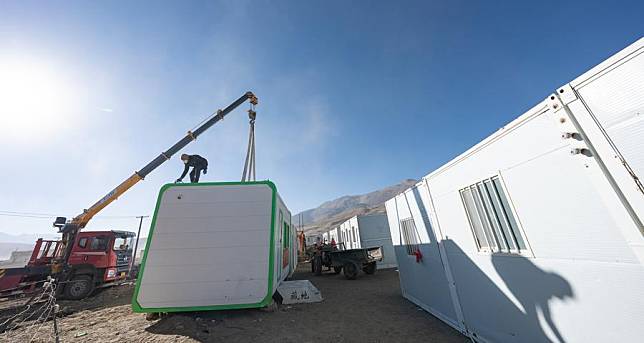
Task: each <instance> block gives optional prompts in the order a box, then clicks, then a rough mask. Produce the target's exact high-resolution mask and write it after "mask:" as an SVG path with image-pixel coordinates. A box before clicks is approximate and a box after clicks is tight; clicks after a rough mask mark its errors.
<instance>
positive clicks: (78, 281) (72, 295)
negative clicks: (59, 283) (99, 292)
mask: <svg viewBox="0 0 644 343" xmlns="http://www.w3.org/2000/svg"><path fill="white" fill-rule="evenodd" d="M93 290H94V284H93V282H92V277H91V276H89V275H77V276H75V277H74V278H73V279H72V280H71V281H70V282H69V283H68V284H67V285H66V286H65V298H67V299H71V300H80V299H84V298H85V297H87V296H88V295H89V294H90V293H92V291H93Z"/></svg>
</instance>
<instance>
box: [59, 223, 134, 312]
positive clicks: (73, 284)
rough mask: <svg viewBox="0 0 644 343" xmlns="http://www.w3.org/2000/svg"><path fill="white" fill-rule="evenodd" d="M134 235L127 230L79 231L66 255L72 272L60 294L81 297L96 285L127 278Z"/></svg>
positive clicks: (75, 297)
mask: <svg viewBox="0 0 644 343" xmlns="http://www.w3.org/2000/svg"><path fill="white" fill-rule="evenodd" d="M134 238H135V234H134V233H133V232H129V231H116V230H112V231H81V232H79V233H78V235H77V237H76V241H75V242H74V247H73V248H72V252H71V255H70V256H69V260H68V263H69V266H70V267H71V270H72V273H71V275H72V276H71V278H70V281H69V282H68V284H67V285H65V290H64V294H65V296H66V297H67V298H70V299H81V298H84V297H86V296H87V295H89V293H91V292H92V290H93V289H94V288H96V287H100V286H106V285H109V284H110V283H112V282H115V281H120V280H124V279H125V278H126V277H127V274H128V271H129V269H130V263H131V262H132V252H133V250H134Z"/></svg>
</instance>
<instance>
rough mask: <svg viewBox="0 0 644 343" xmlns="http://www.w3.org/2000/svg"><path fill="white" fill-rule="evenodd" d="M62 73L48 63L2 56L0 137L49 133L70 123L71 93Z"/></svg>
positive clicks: (0, 66)
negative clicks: (10, 58)
mask: <svg viewBox="0 0 644 343" xmlns="http://www.w3.org/2000/svg"><path fill="white" fill-rule="evenodd" d="M70 95H71V94H70V90H69V86H68V83H67V82H66V80H65V79H64V78H62V77H61V76H60V72H59V71H58V70H56V68H54V67H53V66H51V65H48V64H46V63H37V62H31V61H7V60H2V59H0V133H2V135H3V137H2V138H0V140H1V139H3V138H8V137H11V138H19V137H23V136H27V138H28V139H29V140H33V139H34V134H40V135H42V134H45V135H46V134H49V133H54V132H55V131H56V130H58V129H61V128H63V127H65V126H68V124H69V123H67V121H69V120H70V119H71V117H70V111H71V104H72V101H71V96H70Z"/></svg>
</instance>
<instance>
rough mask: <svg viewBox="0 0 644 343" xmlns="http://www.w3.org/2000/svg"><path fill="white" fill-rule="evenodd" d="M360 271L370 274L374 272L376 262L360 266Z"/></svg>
mask: <svg viewBox="0 0 644 343" xmlns="http://www.w3.org/2000/svg"><path fill="white" fill-rule="evenodd" d="M362 271H363V272H365V273H367V274H369V275H371V274H373V273H375V272H376V262H371V263H369V264H367V265H366V266H364V267H362Z"/></svg>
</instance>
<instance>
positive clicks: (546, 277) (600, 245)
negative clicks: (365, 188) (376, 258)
mask: <svg viewBox="0 0 644 343" xmlns="http://www.w3.org/2000/svg"><path fill="white" fill-rule="evenodd" d="M643 178H644V39H640V40H639V41H638V42H636V43H635V44H633V45H632V46H629V47H628V48H626V49H624V50H623V51H621V52H619V53H617V54H616V55H615V56H613V57H611V58H609V59H608V60H607V61H605V62H603V63H601V64H600V65H598V66H597V67H595V68H593V69H592V70H590V71H589V72H587V73H585V74H583V75H582V76H580V77H578V78H577V79H575V80H574V81H572V82H570V83H569V84H566V85H564V86H563V87H560V88H558V89H556V90H555V91H554V93H553V94H551V95H550V96H548V97H547V98H546V100H544V101H543V102H541V103H539V104H538V105H536V106H535V107H533V108H532V109H530V110H529V111H527V112H526V113H524V114H523V115H521V116H520V117H518V118H517V119H516V120H514V121H512V122H511V123H509V124H508V125H506V126H505V127H503V128H502V129H500V130H499V131H497V132H496V133H494V134H492V135H491V136H490V137H488V138H486V139H485V140H483V141H482V142H480V143H479V144H477V145H475V146H474V147H472V148H471V149H469V150H468V151H466V152H465V153H463V154H462V155H460V156H458V157H457V158H455V159H454V160H452V161H450V162H448V163H447V164H445V165H443V166H442V167H440V168H439V169H437V170H436V171H434V172H432V173H430V174H429V175H427V176H426V177H424V178H423V180H422V181H421V182H419V183H418V184H417V185H415V186H414V187H412V188H411V189H409V190H407V191H405V192H404V193H402V194H400V195H398V196H396V197H395V198H393V199H391V200H389V201H387V203H386V208H387V214H388V217H389V226H390V229H391V235H392V240H393V244H394V248H395V250H396V255H397V258H398V264H399V270H400V282H401V287H402V290H403V295H404V296H405V297H406V298H408V299H409V300H411V301H412V302H414V303H416V304H418V305H419V306H421V307H423V308H424V309H426V310H427V311H429V312H431V313H433V314H434V315H436V316H437V317H438V318H440V319H442V320H444V321H445V322H447V323H448V324H450V325H452V326H453V327H455V328H456V329H458V330H460V331H461V332H463V333H465V334H466V335H468V336H469V337H471V338H472V339H473V340H476V341H483V342H549V341H560V342H563V341H569V342H627V341H628V342H634V341H641V340H642V337H644V325H642V323H644V227H643V226H642V221H643V220H644V187H643V186H642V181H641V180H642V179H643ZM417 251H420V253H421V254H420V255H422V256H421V257H420V258H419V254H417V253H416V252H417Z"/></svg>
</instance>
